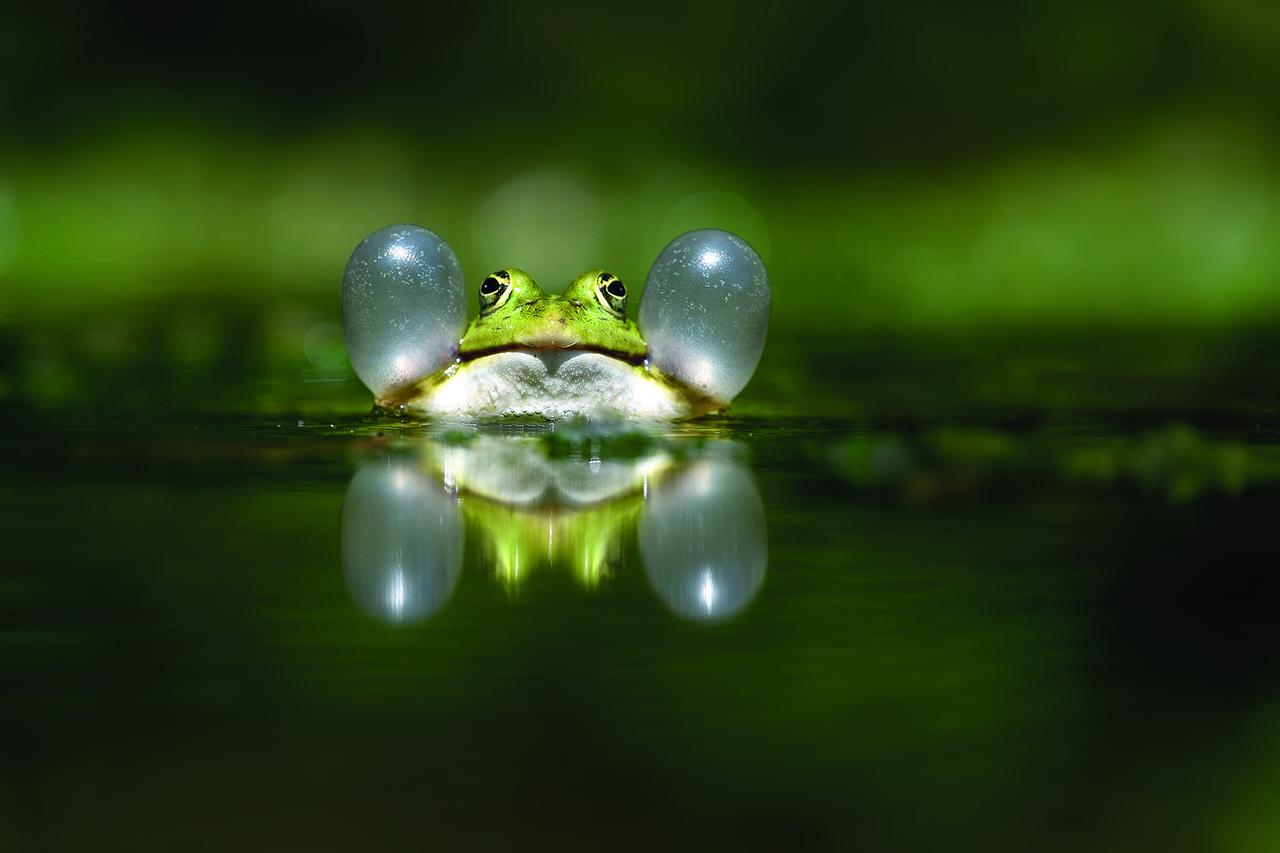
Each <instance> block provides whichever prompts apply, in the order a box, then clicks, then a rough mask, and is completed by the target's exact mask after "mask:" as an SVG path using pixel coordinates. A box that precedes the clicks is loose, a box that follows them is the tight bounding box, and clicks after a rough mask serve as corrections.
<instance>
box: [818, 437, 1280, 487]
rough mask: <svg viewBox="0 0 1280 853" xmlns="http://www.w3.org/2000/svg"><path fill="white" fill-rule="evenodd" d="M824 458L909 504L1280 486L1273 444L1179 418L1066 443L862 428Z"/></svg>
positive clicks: (860, 483) (1278, 455)
mask: <svg viewBox="0 0 1280 853" xmlns="http://www.w3.org/2000/svg"><path fill="white" fill-rule="evenodd" d="M831 459H832V462H833V464H834V465H835V467H836V470H837V471H839V473H840V474H841V475H842V476H843V477H844V478H845V479H846V480H847V481H848V482H849V483H850V484H851V485H853V486H854V487H855V488H857V489H858V490H859V491H863V492H867V493H870V494H892V495H896V496H898V497H900V498H902V499H903V500H906V501H909V502H912V503H931V502H935V501H940V500H955V499H965V498H973V497H977V496H979V495H993V494H1002V493H1005V494H1008V493H1013V494H1020V493H1025V492H1027V491H1028V490H1033V489H1043V488H1046V487H1080V488H1091V489H1096V490H1121V491H1128V492H1134V493H1137V494H1141V495H1146V496H1149V497H1155V498H1160V499H1162V500H1166V501H1168V502H1169V503H1172V504H1186V503H1189V502H1191V501H1194V500H1196V499H1201V498H1209V497H1219V498H1222V497H1234V496H1238V495H1240V494H1241V493H1242V492H1244V491H1245V490H1246V489H1248V490H1266V491H1269V492H1273V493H1274V492H1275V491H1277V490H1278V489H1280V449H1278V448H1276V447H1275V446H1273V445H1259V446H1253V445H1247V444H1244V443H1241V442H1240V441H1238V440H1225V441H1224V440H1215V439H1214V438H1212V437H1211V436H1208V435H1205V434H1203V433H1201V432H1198V431H1196V430H1194V429H1192V428H1191V427H1188V426H1186V425H1176V426H1170V427H1165V428H1163V429H1159V430H1154V431H1149V432H1146V433H1144V434H1141V435H1137V436H1125V437H1105V436H1104V437H1092V438H1087V439H1086V438H1082V437H1081V436H1073V437H1072V438H1071V439H1070V440H1064V439H1063V438H1055V436H1054V435H1053V434H1036V435H1031V436H1024V437H1019V436H1016V435H1013V434H1009V433H1000V432H995V431H991V430H982V429H972V428H969V429H965V428H937V429H932V430H927V431H925V432H922V433H917V434H909V433H877V432H868V433H860V434H857V435H854V436H851V437H849V438H848V439H846V440H844V441H843V442H841V443H840V444H838V445H837V446H836V448H835V449H834V450H833V451H832V452H831Z"/></svg>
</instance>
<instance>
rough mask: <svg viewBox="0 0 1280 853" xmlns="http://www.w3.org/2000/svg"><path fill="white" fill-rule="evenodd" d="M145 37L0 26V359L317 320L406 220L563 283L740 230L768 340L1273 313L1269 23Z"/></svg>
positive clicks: (145, 33) (753, 22)
mask: <svg viewBox="0 0 1280 853" xmlns="http://www.w3.org/2000/svg"><path fill="white" fill-rule="evenodd" d="M149 8H150V7H148V6H146V5H145V4H140V3H130V2H126V3H119V4H110V5H103V4H95V3H90V2H87V0H59V2H50V3H45V4H39V5H35V6H32V7H30V8H27V9H24V10H22V11H20V12H17V13H16V15H14V14H13V13H11V17H12V18H16V20H13V21H11V23H13V24H16V25H11V26H5V27H3V28H0V287H3V294H4V295H3V300H2V302H0V323H2V324H3V325H4V326H5V327H6V328H7V329H8V330H9V331H10V332H11V333H12V332H13V330H14V329H15V328H20V327H27V328H30V327H31V326H32V325H40V324H48V323H56V322H57V321H58V319H59V318H68V317H74V318H76V319H77V320H82V319H87V320H91V321H101V320H102V318H104V317H108V316H109V315H111V314H112V312H121V311H131V310H137V307H138V306H140V305H154V304H156V300H164V301H168V302H169V303H173V302H177V303H178V304H189V302H190V301H191V300H201V301H213V302H228V301H229V302H237V301H247V302H251V303H254V304H257V303H260V302H262V301H263V300H267V301H271V300H284V301H288V302H291V303H292V304H296V305H303V306H307V309H306V310H307V311H310V312H312V314H314V318H315V319H318V320H329V321H332V320H336V317H337V288H338V283H339V279H340V276H341V270H342V267H343V264H344V261H345V258H346V256H347V254H348V253H349V252H350V250H351V249H352V247H354V245H355V244H356V243H357V242H358V241H359V240H360V239H361V238H362V237H363V236H364V235H365V234H367V233H368V232H370V231H372V230H374V229H375V228H378V227H380V226H382V225H385V224H388V223H393V222H400V221H411V222H417V223H420V224H424V225H426V226H428V227H430V228H432V229H434V230H436V231H437V232H439V233H440V234H441V235H443V236H444V237H445V238H446V239H447V240H449V241H450V242H451V244H452V245H453V246H454V248H455V249H456V250H457V252H458V254H459V256H460V257H461V259H462V261H463V264H464V267H465V269H466V270H467V273H468V277H469V278H470V279H473V280H475V281H478V280H479V279H480V278H481V277H482V276H483V275H484V274H485V273H486V272H487V271H488V270H490V269H492V268H495V267H498V266H502V265H507V264H518V265H522V266H525V267H527V268H528V269H530V271H531V272H533V273H534V275H535V276H536V277H538V278H540V279H541V280H543V281H544V283H547V284H549V285H552V286H559V285H560V284H562V283H563V282H565V281H567V279H568V278H569V277H570V276H571V275H573V274H574V273H575V272H578V271H580V270H581V269H585V268H588V267H592V266H597V265H602V266H607V267H608V268H610V269H611V270H614V271H615V272H617V273H618V274H620V275H621V276H623V277H624V278H626V279H628V280H629V281H631V282H634V283H636V284H639V283H640V282H641V281H642V280H643V277H644V275H645V272H646V271H647V269H648V265H649V263H650V262H651V261H652V259H653V258H654V257H655V256H656V254H657V252H658V251H659V250H660V249H661V247H662V246H663V245H664V244H665V243H666V241H668V240H669V239H671V238H672V237H674V236H675V235H676V234H677V233H679V232H680V231H682V230H684V229H687V228H690V227H695V226H702V225H716V226H720V227H724V228H728V229H730V230H734V231H737V232H739V233H741V234H742V235H743V236H745V237H746V238H747V239H748V240H750V241H751V242H752V243H753V244H754V245H756V247H757V248H758V249H759V251H760V252H761V254H762V255H763V256H764V257H765V259H766V261H767V262H768V264H769V267H770V270H771V273H772V275H773V278H774V283H775V291H776V297H775V298H776V313H775V329H781V330H783V331H784V332H785V331H786V330H791V329H796V330H801V331H808V330H818V331H825V330H830V329H832V328H838V329H841V330H844V329H849V328H857V329H863V330H879V331H886V330H887V331H889V332H899V331H902V332H924V333H930V332H933V331H936V330H956V329H964V330H971V329H988V328H998V329H1002V328H1044V327H1051V328H1060V329H1067V330H1073V329H1081V330H1089V329H1093V328H1096V327H1097V326H1099V325H1108V326H1119V327H1123V328H1129V327H1136V328H1140V329H1151V328H1155V329H1168V328H1176V329H1180V330H1202V329H1215V330H1222V329H1227V330H1230V329H1234V328H1237V327H1251V328H1257V327H1259V326H1262V327H1269V326H1270V325H1272V324H1273V323H1274V322H1275V320H1276V318H1277V317H1280V286H1278V285H1280V240H1277V239H1276V235H1277V234H1280V168H1277V167H1278V166H1280V147H1278V146H1280V85H1277V84H1278V83H1280V7H1277V6H1276V4H1275V3H1273V2H1269V0H1132V2H1126V3H1112V2H1103V0H1075V1H1074V2H1067V0H1048V2H1041V3H1036V4H1026V3H1019V2H1012V0H984V2H976V3H966V4H958V3H947V2H912V3H899V2H891V0H872V2H861V3H855V4H846V3H829V4H822V3H818V4H784V3H772V4H710V5H704V4H688V3H670V2H650V3H644V4H627V5H611V4H599V3H570V4H565V5H557V6H555V7H546V6H542V5H534V4H523V3H516V2H501V1H500V2H492V3H487V4H484V5H483V7H481V8H472V7H471V6H470V5H469V4H435V3H399V4H390V5H376V6H370V7H364V6H359V7H358V6H356V5H354V4H350V3H336V2H322V3H316V4H306V5H305V6H304V5H301V4H289V5H281V6H266V5H262V4H257V3H229V4H214V5H209V6H205V7H200V8H195V9H190V10H186V12H185V13H184V14H183V15H181V16H173V17H170V16H157V15H154V14H152V13H151V12H150V11H149ZM308 316H309V317H310V316H311V314H309V315H308ZM310 328H311V325H310V324H308V325H307V329H310ZM304 331H305V330H304ZM191 339H192V340H193V341H195V343H193V344H192V345H193V346H196V347H198V346H200V344H199V342H198V339H199V330H198V329H193V330H192V332H191ZM299 346H301V343H300V342H299Z"/></svg>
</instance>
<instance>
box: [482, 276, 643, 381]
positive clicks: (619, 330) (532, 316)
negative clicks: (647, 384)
mask: <svg viewBox="0 0 1280 853" xmlns="http://www.w3.org/2000/svg"><path fill="white" fill-rule="evenodd" d="M495 275H499V276H502V275H505V276H506V277H507V278H508V279H509V280H510V292H509V294H507V295H506V297H505V299H503V300H501V301H500V302H499V303H498V304H496V305H495V306H494V307H493V308H492V309H491V310H487V311H482V312H481V314H480V316H479V317H476V318H475V319H474V320H472V321H471V325H470V326H468V327H467V331H466V334H464V335H463V336H462V341H461V342H460V343H459V345H458V354H459V356H460V357H461V358H462V359H463V360H464V361H465V360H467V359H471V358H475V357H477V356H480V355H485V354H488V353H492V352H501V351H503V350H509V349H517V348H531V349H576V350H590V351H595V352H600V353H604V354H606V355H611V356H614V357H616V358H619V359H623V360H625V361H631V362H634V363H639V362H641V361H643V360H644V355H645V352H646V350H647V349H648V347H647V346H646V344H645V342H644V338H643V337H641V335H640V330H639V329H637V328H636V324H635V323H633V322H631V321H630V320H628V319H626V318H625V316H618V314H616V313H613V312H611V311H610V310H609V308H608V307H606V305H607V303H606V302H605V299H606V297H605V296H604V295H602V294H601V293H600V289H601V286H602V282H608V281H611V280H612V279H613V277H612V276H610V275H608V274H607V273H605V272H603V271H602V270H592V271H591V272H587V273H583V274H582V275H580V276H578V278H576V279H575V280H574V282H573V283H572V284H571V285H569V287H568V289H567V290H565V292H564V293H562V294H560V295H558V296H557V295H552V294H549V293H546V292H545V291H543V289H542V288H541V287H539V286H538V283H537V282H535V281H534V280H533V279H532V278H531V277H530V276H529V274H528V273H526V272H525V271H524V270H520V269H506V270H501V271H500V272H499V273H495ZM622 307H623V308H624V310H625V301H624V302H623V303H622Z"/></svg>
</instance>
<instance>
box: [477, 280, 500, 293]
mask: <svg viewBox="0 0 1280 853" xmlns="http://www.w3.org/2000/svg"><path fill="white" fill-rule="evenodd" d="M500 287H502V283H501V282H499V281H498V280H497V279H496V278H494V277H493V276H489V277H488V278H486V279H485V280H484V283H483V284H481V285H480V293H481V295H483V296H488V295H489V294H490V293H497V292H498V289H499V288H500Z"/></svg>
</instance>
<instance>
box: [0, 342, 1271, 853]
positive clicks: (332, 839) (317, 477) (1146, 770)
mask: <svg viewBox="0 0 1280 853" xmlns="http://www.w3.org/2000/svg"><path fill="white" fill-rule="evenodd" d="M1104 343H1105V342H1104ZM42 346H43V344H41V343H40V342H39V341H38V340H37V341H36V342H35V343H32V341H30V340H28V339H26V338H21V339H19V338H16V337H15V338H11V339H10V344H9V347H8V352H9V356H7V358H8V360H7V361H6V362H5V363H6V364H7V365H8V370H9V371H10V374H9V376H8V378H7V385H6V387H7V388H8V389H9V390H8V396H7V397H6V398H5V399H6V402H5V404H4V405H5V407H4V410H3V414H4V417H3V436H4V438H5V447H6V450H7V457H8V460H9V461H8V462H7V463H6V466H5V469H4V472H5V473H4V480H3V490H2V491H0V542H3V546H2V547H3V571H2V573H0V848H2V849H35V850H39V849H84V848H89V847H97V848H108V849H128V850H138V849H156V850H174V849H189V848H195V849H352V848H358V847H369V846H377V847H383V846H397V847H399V846H411V847H413V848H417V849H422V848H427V849H459V848H468V849H469V848H482V847H486V846H497V845H502V846H516V845H519V846H522V847H535V848H540V847H550V846H559V847H594V848H600V847H608V848H621V849H667V848H673V847H674V848H699V849H706V848H735V849H778V848H784V849H808V848H825V849H851V848H864V849H866V848H869V849H929V850H969V849H975V850H1010V851H1014V850H1019V851H1020V850H1027V849H1041V850H1044V849H1048V850H1081V849H1090V850H1122V849H1123V850H1131V849H1157V850H1188V851H1191V850H1206V851H1208V850H1267V849H1275V844H1276V843H1277V842H1278V841H1280V820H1278V819H1277V818H1276V817H1275V810H1274V803H1275V799H1276V795H1277V794H1278V793H1280V620H1278V619H1277V617H1276V610H1277V607H1276V605H1277V601H1280V580H1278V579H1277V578H1276V575H1275V566H1274V557H1273V556H1272V555H1271V553H1270V551H1271V548H1270V547H1269V546H1270V544H1271V543H1272V542H1273V540H1274V530H1275V519H1276V517H1277V512H1276V511H1277V508H1278V507H1280V456H1278V455H1277V452H1276V436H1277V433H1276V430H1275V426H1274V425H1275V424H1276V417H1275V396H1274V391H1271V390H1268V386H1267V385H1266V384H1265V382H1261V381H1259V380H1258V377H1259V376H1266V375H1274V374H1273V373H1269V371H1268V370H1264V369H1263V368H1264V367H1266V366H1268V365H1270V364H1273V363H1274V360H1273V359H1272V355H1271V354H1270V352H1269V351H1267V350H1265V349H1264V350H1263V351H1262V352H1260V353H1259V352H1252V351H1246V352H1243V353H1242V352H1240V351H1239V350H1224V349H1223V348H1221V347H1218V346H1216V345H1214V344H1213V343H1212V342H1210V343H1206V344H1205V345H1203V346H1202V347H1201V348H1199V349H1197V350H1195V354H1196V357H1195V358H1192V357H1190V356H1188V355H1187V351H1186V349H1185V348H1183V347H1181V346H1170V345H1169V344H1167V343H1162V344H1160V345H1157V346H1138V345H1135V344H1133V343H1132V342H1129V341H1126V340H1125V339H1123V338H1117V339H1116V340H1113V341H1111V342H1110V343H1109V344H1106V345H1101V344H1099V342H1098V341H1096V340H1094V341H1090V343H1089V345H1088V346H1083V345H1081V344H1079V343H1076V344H1071V345H1057V344H1053V343H1047V342H1044V341H1040V342H1038V344H1037V345H1036V346H1034V347H1032V346H1028V345H1027V344H1026V342H1021V341H1013V342H1010V341H1004V342H998V341H996V342H947V343H944V344H942V345H938V346H936V347H934V348H932V349H925V350H922V349H921V348H920V347H919V346H915V345H906V344H899V345H898V346H897V348H896V349H895V348H893V347H891V346H889V345H882V344H876V345H874V346H873V345H871V344H850V343H848V342H844V341H834V340H833V341H830V342H827V343H825V344H824V343H821V342H819V343H818V344H814V343H813V342H810V341H805V340H787V339H781V340H780V341H778V342H777V344H776V345H775V346H774V347H773V349H771V351H770V356H769V358H768V359H767V361H766V363H765V366H764V368H763V370H762V374H761V376H760V377H759V379H758V382H757V385H756V386H754V387H753V390H752V394H749V395H748V397H747V398H746V399H745V400H744V401H743V405H742V407H741V408H740V410H739V413H738V414H737V415H735V416H734V417H731V418H721V419H717V420H711V421H709V422H705V423H702V424H698V425H692V426H684V427H678V428H672V429H669V430H665V431H663V432H662V433H660V434H658V435H652V436H642V437H641V436H635V435H628V434H619V433H617V432H616V431H615V432H610V433H606V434H598V433H594V432H589V431H582V430H572V429H571V430H564V429H562V430H559V431H558V432H555V433H548V432H547V431H546V430H541V429H537V428H532V427H529V428H510V429H503V430H492V429H490V430H483V431H479V432H478V433H477V432H476V431H474V430H470V429H456V428H446V427H442V426H433V427H420V426H415V425H412V424H406V423H403V422H398V421H377V420H374V419H370V418H368V417H366V416H364V414H363V412H364V411H365V410H366V402H365V399H364V395H363V393H362V392H361V391H360V390H359V389H358V388H357V387H355V386H354V385H353V384H352V383H351V382H350V381H348V380H345V379H344V377H345V374H344V373H341V372H340V371H329V372H326V370H324V369H322V368H318V367H315V365H314V364H309V365H304V366H302V367H298V368H296V369H295V368H294V367H290V366H285V367H275V368H272V369H265V368H263V366H262V365H261V364H258V363H254V362H249V363H247V364H245V363H241V362H234V361H233V362H231V363H225V362H223V361H220V360H218V359H217V358H216V357H213V358H212V360H211V361H209V360H206V361H200V360H199V359H196V360H195V361H194V362H191V363H185V362H182V361H181V360H180V359H179V360H178V361H177V362H176V363H177V364H178V365H179V368H180V369H177V370H174V371H168V370H160V371H156V370H151V371H150V372H148V370H147V369H145V367H144V365H143V363H142V362H139V363H136V364H135V363H130V362H128V361H127V360H126V361H123V362H120V361H117V362H116V363H115V364H114V366H105V367H95V366H93V365H92V359H90V358H89V356H87V355H85V354H84V353H83V352H81V351H78V350H74V349H72V350H70V351H60V350H56V349H55V350H49V349H47V348H45V349H42V348H41V347H42ZM126 349H127V347H126ZM40 359H43V362H41V361H40ZM321 361H323V360H321ZM33 363H36V365H37V367H36V368H32V367H31V365H32V364H33ZM184 364H185V365H186V366H183V365H184ZM1242 365H1244V366H1247V368H1248V369H1244V368H1242ZM30 370H36V371H37V378H38V379H39V380H40V381H39V383H38V384H32V383H28V384H26V385H24V384H23V382H24V379H23V376H24V375H25V374H23V371H30ZM135 377H136V381H131V379H133V378H135ZM58 382H61V383H63V384H62V385H58ZM1272 387H1273V386H1272ZM24 389H25V390H24ZM50 389H53V390H50Z"/></svg>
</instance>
